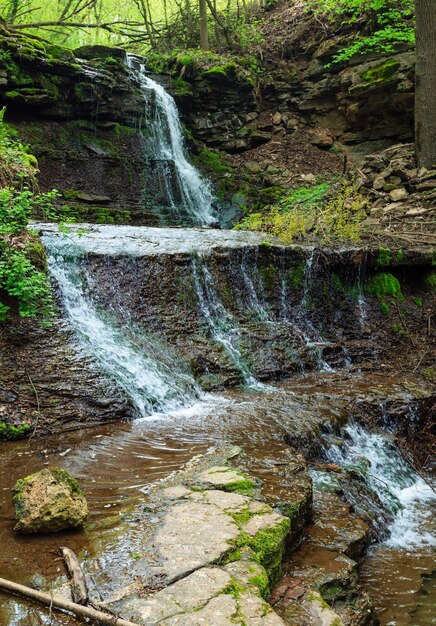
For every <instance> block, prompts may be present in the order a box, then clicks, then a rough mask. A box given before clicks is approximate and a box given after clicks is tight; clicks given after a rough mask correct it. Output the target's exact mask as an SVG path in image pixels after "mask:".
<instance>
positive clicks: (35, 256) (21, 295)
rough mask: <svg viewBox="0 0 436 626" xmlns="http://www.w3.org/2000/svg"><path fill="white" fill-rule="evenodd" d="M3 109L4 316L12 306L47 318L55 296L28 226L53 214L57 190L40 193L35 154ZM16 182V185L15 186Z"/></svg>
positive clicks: (0, 264) (0, 267)
mask: <svg viewBox="0 0 436 626" xmlns="http://www.w3.org/2000/svg"><path fill="white" fill-rule="evenodd" d="M3 116H4V109H3V110H2V111H1V113H0V154H1V157H0V158H1V160H0V177H1V178H0V182H1V183H2V184H3V185H4V182H5V181H7V182H8V183H9V184H8V185H5V186H3V187H2V188H0V322H1V321H4V320H5V319H6V318H7V317H8V316H9V314H10V313H11V311H17V313H18V315H19V316H21V317H41V318H43V319H47V318H48V317H50V315H51V314H52V305H53V302H52V296H51V290H50V285H49V282H48V280H47V275H46V271H45V257H44V251H43V248H42V246H41V244H40V242H39V240H38V239H37V237H36V236H35V235H34V234H32V232H31V231H29V230H28V223H29V219H30V217H31V216H32V215H36V216H39V217H42V218H43V219H47V218H49V217H52V215H53V208H52V203H53V200H54V199H55V198H56V197H57V195H58V194H57V192H56V191H52V192H50V193H47V194H38V193H36V192H35V191H34V188H35V186H36V179H35V176H36V172H37V166H36V159H35V157H33V156H32V155H31V154H28V152H27V149H26V147H25V146H23V144H21V143H20V141H18V139H17V138H16V137H15V136H14V134H13V132H12V131H11V129H10V128H9V127H8V126H7V125H6V124H5V123H4V121H3ZM13 185H15V186H13Z"/></svg>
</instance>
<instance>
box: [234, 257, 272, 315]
mask: <svg viewBox="0 0 436 626" xmlns="http://www.w3.org/2000/svg"><path fill="white" fill-rule="evenodd" d="M248 263H249V258H248V256H247V252H246V250H243V252H242V261H241V264H240V272H241V277H242V281H243V283H244V286H245V288H246V291H247V296H248V301H249V304H250V308H251V309H252V310H253V311H254V312H255V314H256V316H257V318H258V319H259V320H260V321H261V322H271V321H272V320H271V317H270V314H269V312H268V311H267V308H266V306H265V304H264V302H265V298H262V301H261V300H260V298H259V296H258V291H259V286H258V288H257V289H256V286H255V284H254V282H253V279H252V277H251V275H250V270H249V267H248ZM254 271H255V272H256V273H258V269H257V253H256V256H255V259H254ZM261 295H262V294H261Z"/></svg>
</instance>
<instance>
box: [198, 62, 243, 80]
mask: <svg viewBox="0 0 436 626" xmlns="http://www.w3.org/2000/svg"><path fill="white" fill-rule="evenodd" d="M203 76H204V77H205V78H209V79H223V78H234V77H235V76H236V63H234V62H233V61H230V62H229V63H226V64H225V65H217V66H215V67H211V68H210V69H208V70H205V71H204V72H203Z"/></svg>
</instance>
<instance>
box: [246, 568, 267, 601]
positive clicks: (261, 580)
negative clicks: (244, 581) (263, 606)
mask: <svg viewBox="0 0 436 626" xmlns="http://www.w3.org/2000/svg"><path fill="white" fill-rule="evenodd" d="M248 582H249V583H250V584H252V585H254V586H255V587H257V588H258V590H259V593H260V595H261V596H262V598H263V599H264V600H266V599H267V598H268V596H269V594H270V585H269V580H268V576H267V575H266V573H265V574H256V575H255V576H251V577H250V578H249V579H248Z"/></svg>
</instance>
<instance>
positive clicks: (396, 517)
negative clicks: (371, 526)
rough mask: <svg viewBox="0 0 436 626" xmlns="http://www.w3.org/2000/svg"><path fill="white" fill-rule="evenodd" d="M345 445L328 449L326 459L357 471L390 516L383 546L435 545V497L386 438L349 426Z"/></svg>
mask: <svg viewBox="0 0 436 626" xmlns="http://www.w3.org/2000/svg"><path fill="white" fill-rule="evenodd" d="M344 435H345V437H344V441H343V442H342V443H341V444H336V443H335V444H334V445H330V446H328V448H327V457H328V459H329V460H330V461H332V462H333V463H335V464H337V465H339V466H340V467H344V468H345V469H347V467H348V468H353V471H356V468H359V469H358V470H357V471H358V473H359V476H360V478H361V479H362V480H363V481H364V482H365V483H366V485H367V486H368V487H369V489H370V490H371V491H372V492H373V493H374V494H376V496H377V498H378V499H379V500H380V502H381V504H382V505H383V506H384V507H385V509H387V511H389V512H390V513H391V514H392V516H393V523H392V524H391V526H390V528H389V537H388V539H387V540H386V542H385V543H386V545H388V546H391V547H395V548H404V549H410V548H411V547H414V548H416V547H419V546H428V545H433V546H434V545H436V538H435V537H434V536H432V534H431V533H430V532H428V531H425V530H424V528H428V527H429V520H431V518H432V512H431V508H432V507H433V508H434V507H435V504H436V494H435V491H434V489H433V488H432V487H431V485H430V484H429V483H427V482H426V481H424V480H423V478H421V476H419V475H418V474H417V473H416V471H415V470H414V469H413V468H412V467H411V466H410V465H409V464H408V463H407V462H406V461H405V459H404V458H403V457H402V455H401V454H400V453H399V452H398V450H397V449H396V447H395V446H394V445H393V444H392V443H391V441H390V440H389V437H388V436H384V435H383V434H379V433H371V432H369V431H367V430H366V429H365V428H363V427H362V426H360V425H358V424H355V423H353V422H351V423H350V424H349V425H348V426H347V427H346V428H345V430H344Z"/></svg>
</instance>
